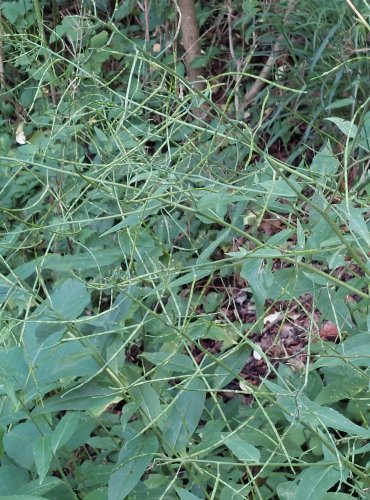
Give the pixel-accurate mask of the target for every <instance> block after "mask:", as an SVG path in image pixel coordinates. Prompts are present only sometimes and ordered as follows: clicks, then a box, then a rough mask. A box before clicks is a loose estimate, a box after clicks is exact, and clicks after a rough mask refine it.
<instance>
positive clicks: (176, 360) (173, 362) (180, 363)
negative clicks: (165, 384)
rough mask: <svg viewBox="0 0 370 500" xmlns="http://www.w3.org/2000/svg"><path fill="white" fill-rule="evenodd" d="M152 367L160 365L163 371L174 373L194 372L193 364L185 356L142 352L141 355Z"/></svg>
mask: <svg viewBox="0 0 370 500" xmlns="http://www.w3.org/2000/svg"><path fill="white" fill-rule="evenodd" d="M141 356H142V357H143V358H145V359H147V360H148V361H150V363H152V364H153V365H156V366H158V365H160V366H161V368H162V369H163V370H166V371H170V372H174V373H190V372H191V371H192V370H194V362H193V361H192V359H191V358H189V356H185V354H172V353H170V352H144V353H143V354H142V355H141Z"/></svg>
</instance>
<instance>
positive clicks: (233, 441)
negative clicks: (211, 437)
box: [221, 432, 261, 462]
mask: <svg viewBox="0 0 370 500" xmlns="http://www.w3.org/2000/svg"><path fill="white" fill-rule="evenodd" d="M221 437H222V438H223V439H225V445H226V446H227V447H228V448H229V450H230V451H231V452H232V453H233V454H234V455H235V456H236V457H237V458H238V459H239V460H242V461H243V462H259V461H260V459H261V453H260V452H259V450H258V449H257V448H255V447H254V446H252V445H251V444H249V443H247V442H246V440H245V439H243V438H242V437H241V436H239V435H238V434H237V433H234V434H230V433H226V432H222V433H221Z"/></svg>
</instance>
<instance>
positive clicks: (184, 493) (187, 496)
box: [175, 486, 200, 500]
mask: <svg viewBox="0 0 370 500" xmlns="http://www.w3.org/2000/svg"><path fill="white" fill-rule="evenodd" d="M175 490H176V493H177V494H178V495H179V498H180V500H200V498H199V497H197V496H196V495H194V494H193V493H191V492H190V491H188V490H184V488H178V487H177V486H176V487H175Z"/></svg>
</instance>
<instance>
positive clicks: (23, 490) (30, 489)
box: [17, 476, 66, 495]
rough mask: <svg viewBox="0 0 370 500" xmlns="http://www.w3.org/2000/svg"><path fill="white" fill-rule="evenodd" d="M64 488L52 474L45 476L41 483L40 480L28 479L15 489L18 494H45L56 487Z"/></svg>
mask: <svg viewBox="0 0 370 500" xmlns="http://www.w3.org/2000/svg"><path fill="white" fill-rule="evenodd" d="M58 486H59V487H62V488H63V489H64V488H66V487H65V485H64V484H63V482H62V481H61V480H60V479H59V478H57V477H54V476H46V477H45V479H44V481H43V482H42V484H40V481H39V480H38V479H36V480H35V481H30V482H28V483H27V484H24V485H23V486H21V487H20V488H19V489H18V490H17V494H19V495H45V493H48V492H49V491H51V490H54V489H55V488H57V487H58Z"/></svg>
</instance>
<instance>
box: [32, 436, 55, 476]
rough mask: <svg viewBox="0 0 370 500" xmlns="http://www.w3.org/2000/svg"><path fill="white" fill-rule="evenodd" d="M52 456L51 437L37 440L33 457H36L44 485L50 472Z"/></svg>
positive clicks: (38, 470)
mask: <svg viewBox="0 0 370 500" xmlns="http://www.w3.org/2000/svg"><path fill="white" fill-rule="evenodd" d="M52 454H53V451H52V449H51V439H50V436H40V437H39V438H38V439H36V441H35V443H34V445H33V455H34V457H35V464H36V468H37V473H38V475H39V481H40V484H42V483H43V481H44V479H45V476H46V474H47V472H48V470H49V467H50V462H51V457H52Z"/></svg>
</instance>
